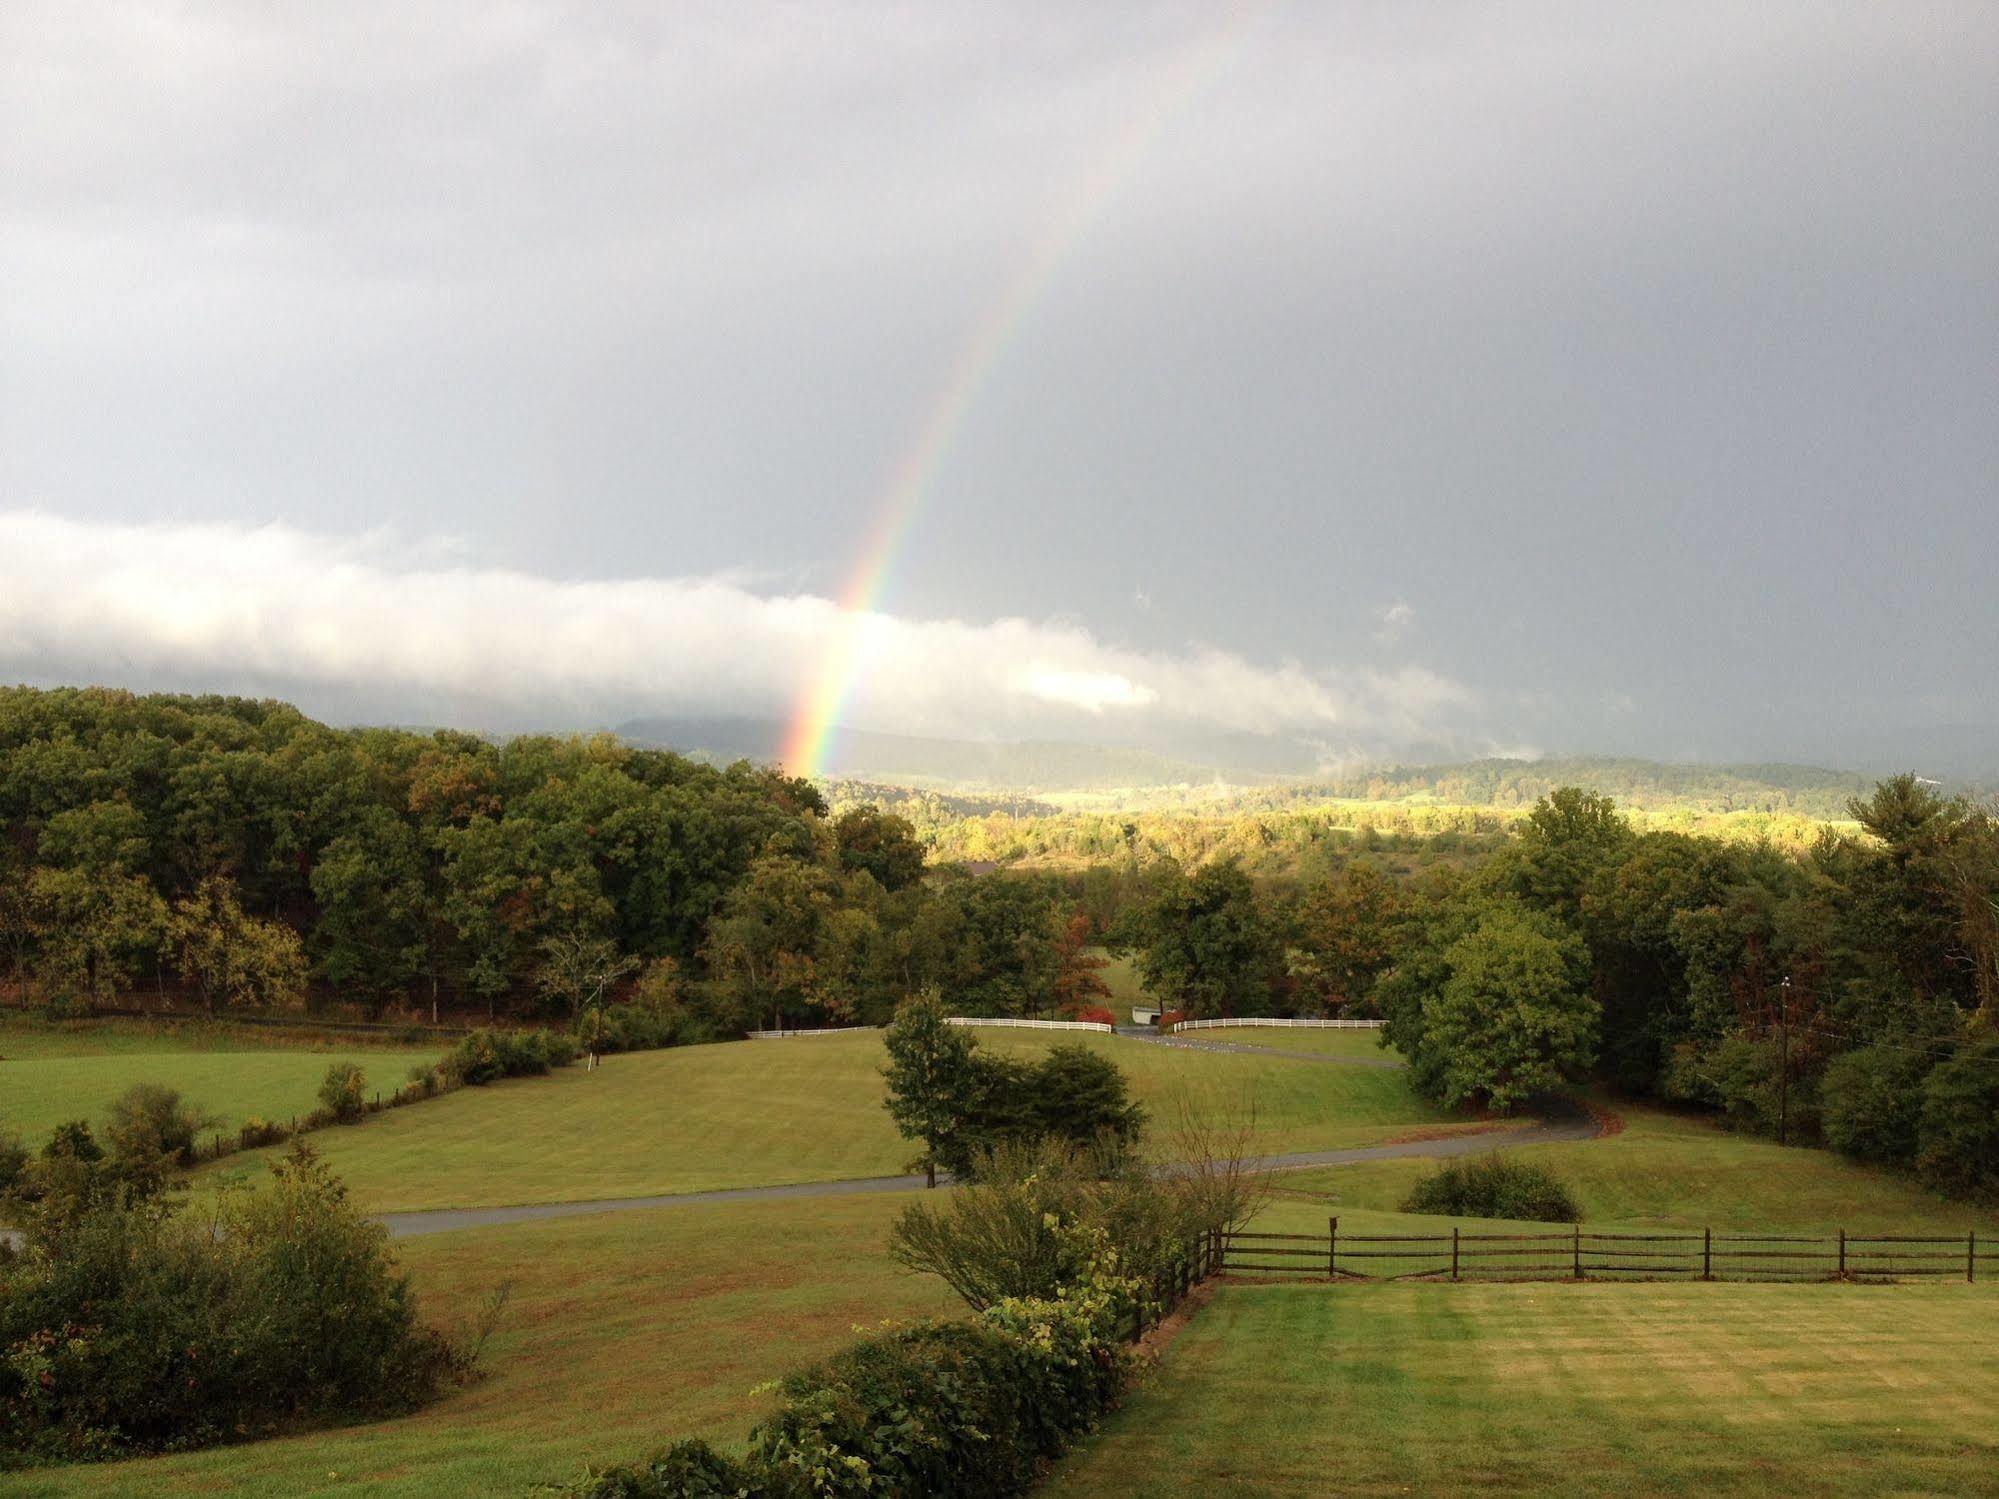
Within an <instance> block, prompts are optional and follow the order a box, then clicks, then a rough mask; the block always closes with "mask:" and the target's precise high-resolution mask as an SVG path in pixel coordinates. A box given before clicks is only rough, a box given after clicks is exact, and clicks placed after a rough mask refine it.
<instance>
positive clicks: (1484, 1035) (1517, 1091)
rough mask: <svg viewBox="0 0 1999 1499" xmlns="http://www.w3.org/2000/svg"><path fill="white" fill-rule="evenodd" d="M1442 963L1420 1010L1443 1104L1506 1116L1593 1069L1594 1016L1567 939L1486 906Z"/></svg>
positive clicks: (1578, 957)
mask: <svg viewBox="0 0 1999 1499" xmlns="http://www.w3.org/2000/svg"><path fill="white" fill-rule="evenodd" d="M1443 962H1444V966H1445V968H1446V969H1447V970H1448V977H1446V978H1445V979H1444V981H1443V984H1442V986H1441V987H1440V988H1439V989H1438V990H1437V992H1436V993H1435V994H1434V995H1433V996H1432V997H1430V998H1428V999H1426V1000H1425V1001H1424V1004H1423V1040H1422V1045H1423V1047H1424V1049H1425V1050H1426V1051H1427V1052H1429V1053H1430V1054H1431V1056H1432V1057H1433V1058H1434V1060H1435V1063H1436V1076H1437V1079H1438V1085H1439V1092H1440V1094H1441V1096H1442V1098H1443V1100H1444V1101H1445V1102H1446V1103H1449V1104H1466V1103H1474V1104H1483V1105H1486V1106H1489V1107H1491V1108H1494V1109H1498V1110H1500V1111H1501V1112H1507V1111H1510V1110H1512V1109H1513V1108H1515V1107H1517V1106H1518V1105H1519V1104H1521V1103H1523V1102H1525V1101H1526V1100H1527V1099H1528V1098H1530V1097H1532V1096H1533V1095H1534V1094H1536V1093H1540V1092H1545V1091H1547V1090H1548V1089H1551V1088H1554V1087H1557V1086H1559V1085H1560V1084H1562V1083H1563V1082H1565V1081H1568V1080H1570V1079H1572V1078H1574V1077H1577V1076H1578V1075H1580V1074H1581V1073H1582V1071H1583V1070H1584V1069H1586V1068H1587V1067H1588V1066H1589V1065H1590V1064H1591V1063H1592V1062H1593V1061H1595V1059H1596V1041H1597V1013H1598V1012H1597V1007H1596V1002H1595V1001H1594V1000H1593V999H1591V998H1590V995H1589V991H1588V989H1587V988H1586V987H1585V976H1586V973H1587V954H1586V953H1585V951H1584V948H1583V945H1582V942H1581V940H1580V939H1579V938H1577V937H1576V936H1575V935H1574V934H1573V933H1569V932H1565V931H1563V930H1562V929H1561V928H1560V927H1558V926H1556V925H1554V924H1553V923H1552V922H1550V921H1548V920H1546V919H1545V918H1537V917H1536V916H1534V915H1533V914H1532V913H1530V912H1528V911H1525V910H1522V909H1520V908H1518V907H1515V906H1510V905H1504V904H1502V905H1495V906H1492V907H1490V908H1488V909H1487V910H1485V911H1483V912H1481V913H1480V915H1479V917H1478V920H1477V923H1476V925H1474V926H1473V927H1472V928H1471V930H1470V931H1468V932H1467V933H1465V935H1464V936H1462V937H1460V938H1459V939H1458V940H1457V941H1456V942H1454V943H1452V944H1451V946H1450V947H1449V948H1448V949H1447V950H1446V951H1445V952H1444V954H1443Z"/></svg>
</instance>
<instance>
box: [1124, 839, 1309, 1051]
mask: <svg viewBox="0 0 1999 1499" xmlns="http://www.w3.org/2000/svg"><path fill="white" fill-rule="evenodd" d="M1109 945H1110V946H1111V948H1112V949H1113V950H1114V951H1120V952H1130V953H1133V954H1135V955H1136V958H1137V962H1138V970H1139V975H1140V977H1141V978H1142V979H1143V980H1144V982H1145V987H1146V988H1147V989H1148V990H1149V991H1150V992H1151V993H1152V994H1153V995H1154V997H1156V998H1158V999H1160V1000H1161V1001H1162V1002H1164V1003H1166V1004H1169V1005H1170V1006H1171V1007H1173V1008H1175V1009H1180V1010H1185V1011H1186V1012H1187V1014H1188V1015H1189V1016H1193V1017H1207V1016H1219V1015H1238V1014H1255V1013H1258V1012H1260V1011H1264V1010H1267V1009H1268V1008H1269V1007H1270V1006H1271V1004H1272V1003H1273V999H1274V994H1275V991H1276V989H1277V987H1278V986H1279V984H1280V982H1281V980H1282V977H1283V963H1284V943H1283V939H1282V936H1281V934H1280V932H1279V930H1278V928H1277V924H1276V922H1275V921H1274V920H1273V919H1272V918H1271V915H1270V912H1269V911H1268V910H1267V909H1266V908H1265V906H1264V904H1263V902H1262V901H1261V900H1259V899H1258V897H1257V893H1256V889H1255V886H1253V885H1252V884H1251V883H1250V879H1249V876H1248V875H1246V874H1245V873H1243V871H1242V869H1241V867H1240V866H1239V865H1237V864H1236V863H1235V861H1234V860H1230V859H1225V860H1222V861H1220V862H1218V863H1214V864H1209V865H1205V866H1203V867H1202V868H1201V869H1199V870H1197V871H1195V873H1194V874H1193V875H1191V876H1189V875H1187V874H1186V873H1184V872H1183V871H1182V870H1181V869H1180V867H1179V866H1178V865H1177V864H1175V863H1173V862H1172V861H1170V860H1169V861H1166V862H1165V863H1164V864H1163V865H1162V866H1161V867H1160V868H1159V869H1158V870H1157V871H1156V873H1155V878H1154V881H1153V886H1152V889H1151V891H1150V892H1149V893H1148V894H1147V896H1146V897H1145V899H1144V900H1143V901H1142V902H1141V903H1140V904H1138V905H1137V906H1135V907H1134V908H1133V909H1131V910H1130V911H1128V912H1126V913H1125V915H1124V916H1123V917H1122V918H1120V920H1119V922H1118V924H1117V926H1116V927H1115V928H1114V929H1113V931H1112V933H1111V936H1110V943H1109Z"/></svg>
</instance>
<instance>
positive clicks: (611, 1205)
mask: <svg viewBox="0 0 1999 1499" xmlns="http://www.w3.org/2000/svg"><path fill="white" fill-rule="evenodd" d="M1118 1034H1119V1035H1121V1036H1128V1037H1130V1038H1131V1039H1133V1040H1136V1041H1143V1042H1145V1043H1147V1044H1148V1045H1152V1046H1178V1047H1184V1048H1187V1049H1188V1050H1192V1051H1221V1052H1237V1053H1243V1054H1248V1055H1257V1056H1268V1057H1283V1058H1284V1059H1285V1060H1287V1061H1292V1062H1318V1063H1323V1064H1327V1065H1330V1066H1334V1067H1401V1066H1403V1065H1404V1064H1403V1063H1401V1062H1396V1061H1390V1060H1389V1059H1387V1058H1385V1057H1383V1058H1379V1059H1377V1058H1373V1057H1334V1056H1325V1055H1322V1054H1320V1053H1316V1052H1307V1051H1285V1050H1282V1049H1280V1048H1278V1047H1274V1046H1251V1045H1244V1044H1241V1043H1238V1042H1233V1041H1195V1040H1190V1039H1183V1038H1179V1037H1173V1036H1162V1035H1160V1034H1158V1033H1157V1032H1156V1031H1152V1032H1148V1031H1143V1030H1136V1029H1125V1028H1122V1027H1121V1028H1120V1029H1119V1031H1118ZM1542 1112H1543V1114H1544V1117H1543V1118H1542V1119H1540V1120H1538V1121H1537V1122H1535V1123H1533V1124H1529V1125H1525V1126H1522V1127H1518V1128H1511V1129H1507V1130H1505V1131H1504V1132H1503V1133H1499V1134H1497V1135H1495V1132H1493V1131H1490V1130H1485V1131H1478V1132H1474V1133H1469V1134H1460V1135H1444V1136H1440V1137H1438V1138H1436V1139H1430V1140H1403V1141H1399V1142H1397V1143H1394V1144H1389V1145H1363V1146H1357V1147H1353V1148H1350V1149H1346V1150H1301V1151H1293V1152H1291V1153H1289V1154H1286V1155H1274V1156H1265V1157H1263V1158H1262V1160H1260V1161H1259V1162H1258V1169H1259V1170H1263V1171H1295V1170H1298V1169H1300V1168H1302V1167H1306V1166H1351V1165H1355V1164H1358V1163H1359V1162H1361V1161H1391V1160H1399V1159H1404V1158H1408V1157H1415V1158H1418V1159H1442V1158H1444V1157H1448V1156H1457V1155H1470V1154H1473V1153H1474V1152H1476V1151H1481V1150H1491V1149H1497V1148H1501V1147H1504V1148H1507V1149H1512V1148H1515V1147H1518V1146H1522V1145H1555V1144H1563V1143H1568V1142H1572V1141H1576V1140H1593V1139H1595V1138H1596V1136H1597V1135H1598V1134H1599V1133H1600V1132H1601V1126H1600V1125H1599V1124H1598V1122H1597V1120H1596V1119H1595V1118H1594V1117H1593V1116H1592V1115H1591V1114H1590V1113H1589V1112H1588V1111H1587V1110H1585V1109H1583V1108H1582V1107H1581V1106H1579V1105H1577V1104H1575V1103H1572V1102H1570V1101H1569V1100H1567V1099H1554V1100H1549V1101H1548V1102H1547V1103H1546V1104H1545V1105H1544V1107H1543V1111H1542ZM922 1189H923V1178H922V1177H920V1176H863V1177H854V1178H850V1179H848V1180H845V1181H816V1182H796V1183H793V1184H791V1185H789V1186H779V1187H729V1188H725V1189H724V1190H721V1191H716V1192H670V1193H664V1194H661V1195H658V1196H652V1197H605V1198H598V1199H595V1200H593V1201H588V1202H534V1203H523V1204H521V1205H519V1206H516V1207H498V1208H434V1209H431V1210H429V1211H426V1212H418V1213H379V1214H377V1215H375V1221H376V1222H378V1223H383V1224H386V1225H388V1230H389V1236H390V1237H391V1238H395V1239H412V1238H417V1237H419V1236H421V1235H423V1234H442V1233H450V1232H452V1231H454V1230H456V1229H461V1228H487V1227H491V1226H493V1225H496V1224H501V1223H534V1222H539V1221H540V1220H541V1219H544V1218H573V1217H577V1216H579V1215H580V1214H584V1213H628V1212H636V1211H640V1210H643V1209H648V1208H677V1207H698V1206H700V1205H701V1204H702V1203H710V1202H762V1201H769V1200H773V1199H781V1198H788V1197H850V1196H858V1195H861V1194H864V1193H869V1192H917V1191H921V1190H922ZM19 1241H20V1237H19V1235H17V1234H14V1233H13V1232H11V1231H10V1230H7V1229H0V1242H10V1243H19Z"/></svg>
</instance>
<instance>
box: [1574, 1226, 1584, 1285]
mask: <svg viewBox="0 0 1999 1499" xmlns="http://www.w3.org/2000/svg"><path fill="white" fill-rule="evenodd" d="M1575 1246H1576V1257H1575V1272H1576V1279H1577V1280H1581V1279H1582V1278H1583V1226H1582V1225H1581V1224H1580V1223H1578V1224H1577V1225H1576V1237H1575Z"/></svg>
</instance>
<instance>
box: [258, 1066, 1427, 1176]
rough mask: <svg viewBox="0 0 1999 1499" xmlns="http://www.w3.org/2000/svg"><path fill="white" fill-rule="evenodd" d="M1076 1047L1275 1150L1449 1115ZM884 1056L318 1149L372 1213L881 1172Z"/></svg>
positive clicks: (614, 1079) (517, 1105)
mask: <svg viewBox="0 0 1999 1499" xmlns="http://www.w3.org/2000/svg"><path fill="white" fill-rule="evenodd" d="M1052 1034H1059V1033H1049V1032H1033V1031H1015V1032H1007V1031H993V1030H988V1031H982V1032H980V1036H979V1044H980V1045H981V1046H984V1047H989V1048H991V1049H993V1050H995V1051H1010V1052H1031V1051H1036V1050H1040V1049H1043V1048H1045V1047H1047V1046H1049V1045H1051V1044H1053V1042H1052V1041H1051V1040H1050V1039H1049V1038H1050V1036H1051V1035H1052ZM1062 1039H1065V1040H1073V1039H1076V1038H1075V1037H1074V1036H1068V1037H1062ZM1082 1040H1083V1044H1085V1045H1088V1046H1091V1047H1093V1048H1095V1049H1100V1050H1103V1051H1104V1052H1105V1053H1106V1054H1107V1055H1110V1056H1113V1057H1115V1058H1116V1060H1117V1062H1118V1065H1119V1066H1121V1067H1122V1068H1124V1070H1125V1072H1126V1073H1127V1075H1128V1076H1129V1077H1130V1079H1131V1082H1132V1086H1133V1089H1134V1091H1135V1092H1136V1094H1137V1096H1138V1097H1139V1098H1140V1099H1141V1100H1143V1101H1144V1102H1145V1103H1146V1104H1147V1105H1148V1106H1149V1107H1150V1108H1152V1110H1153V1111H1154V1113H1155V1114H1156V1115H1157V1116H1158V1118H1159V1121H1160V1129H1161V1131H1162V1132H1164V1131H1165V1130H1166V1129H1167V1128H1168V1127H1169V1126H1170V1123H1171V1120H1172V1118H1173V1116H1174V1114H1175V1111H1176V1108H1177V1104H1178V1101H1179V1100H1180V1099H1182V1098H1185V1099H1186V1100H1187V1101H1188V1102H1189V1103H1190V1104H1191V1105H1192V1106H1193V1107H1194V1108H1195V1109H1197V1110H1205V1111H1212V1110H1219V1109H1223V1108H1226V1107H1229V1106H1231V1105H1233V1104H1237V1103H1239V1102H1240V1101H1241V1100H1243V1099H1246V1098H1249V1097H1251V1096H1254V1098H1255V1101H1256V1109H1257V1119H1258V1125H1259V1135H1260V1138H1261V1140H1262V1141H1263V1148H1264V1149H1266V1150H1270V1151H1284V1150H1306V1149H1313V1148H1318V1147H1333V1146H1339V1145H1347V1144H1364V1143H1368V1142H1371V1141H1374V1140H1379V1139H1381V1138H1383V1137H1385V1136H1388V1135H1392V1134H1394V1133H1396V1132H1397V1131H1398V1130H1403V1129H1407V1128H1409V1127H1411V1126H1412V1125H1420V1124H1425V1123H1430V1122H1434V1121H1437V1120H1439V1119H1440V1118H1442V1117H1444V1116H1442V1115H1440V1114H1439V1113H1438V1111H1437V1110H1435V1109H1434V1108H1432V1107H1431V1106H1430V1105H1428V1104H1426V1103H1424V1102H1423V1101H1422V1100H1420V1099H1418V1098H1417V1097H1416V1096H1415V1095H1414V1094H1413V1093H1412V1092H1410V1090H1409V1088H1408V1086H1407V1084H1406V1083H1405V1082H1404V1080H1403V1079H1402V1078H1401V1077H1400V1075H1398V1074H1396V1073H1393V1072H1383V1071H1378V1070H1375V1069H1368V1068H1351V1069H1349V1068H1336V1067H1311V1066H1301V1065H1297V1064H1294V1063H1290V1062H1283V1061H1278V1060H1275V1059H1273V1058H1268V1057H1252V1056H1230V1055H1218V1054H1211V1053H1203V1052H1194V1051H1186V1050H1176V1049H1174V1048H1171V1047H1164V1046H1152V1045H1148V1044H1146V1043H1143V1042H1137V1041H1129V1040H1123V1039H1120V1038H1116V1037H1110V1036H1101V1035H1096V1036H1090V1035H1086V1036H1084V1037H1083V1038H1082ZM882 1062H883V1052H882V1045H881V1037H880V1036H879V1035H877V1034H874V1033H870V1032H859V1033H856V1034H853V1035H843V1036H827V1037H823V1038H813V1039H809V1040H788V1041H742V1042H725V1043H721V1044H718V1045H714V1046H694V1047H682V1048H677V1049H674V1050H671V1051H655V1052H636V1053H632V1054H630V1055H626V1056H616V1057H610V1058H608V1059H607V1060H606V1061H605V1063H604V1065H603V1066H602V1067H601V1068H599V1069H598V1070H597V1071H596V1072H585V1071H583V1070H582V1069H581V1068H574V1067H572V1068H568V1069H566V1070H564V1071H561V1072H557V1073H555V1074H553V1075H552V1076H550V1077H545V1078H529V1079H522V1080H518V1081H513V1082H506V1083H498V1084H495V1085H493V1086H491V1087H488V1088H468V1089H465V1090H462V1091H460V1092H457V1093H453V1094H450V1095H448V1096H447V1097H444V1098H440V1099H438V1100H436V1101H435V1102H431V1103H425V1104H420V1105H418V1106H416V1107H415V1108H409V1109H398V1110H394V1111H393V1112H390V1113H385V1114H380V1115H376V1116H375V1117H373V1118H371V1119H369V1120H367V1121H366V1122H365V1123H363V1124H361V1125H358V1126H356V1127H354V1128H352V1129H344V1130H331V1131H326V1132H323V1133H322V1134H320V1135H319V1136H318V1137H317V1138H316V1143H317V1144H318V1145H319V1146H320V1148H321V1149H322V1150H323V1152H324V1153H325V1155H326V1156H327V1158H328V1160H329V1161H330V1162H331V1163H332V1165H333V1168H334V1169H335V1170H336V1171H338V1172H339V1173H340V1174H341V1175H342V1176H343V1177H345V1178H346V1180H347V1182H348V1184H349V1185H350V1186H351V1187H352V1188H353V1190H354V1192H355V1195H356V1196H357V1198H358V1199H359V1200H360V1201H361V1202H363V1203H364V1204H366V1205H367V1206H368V1207H369V1208H370V1209H373V1210H378V1211H390V1210H401V1209H414V1208H435V1207H491V1206H499V1205H504V1204H510V1203H523V1202H560V1201H569V1200H589V1199H596V1198H608V1197H627V1196H643V1195H649V1194H652V1193H661V1192H696V1191H706V1190H710V1189H714V1188H719V1187H745V1186H775V1185H781V1184H786V1183H791V1182H806V1181H830V1180H836V1179H842V1178H854V1177H864V1176H880V1175H889V1174H894V1173H898V1172H900V1171H902V1170H903V1169H904V1168H905V1167H906V1166H907V1165H908V1164H909V1163H910V1161H911V1160H912V1158H913V1157H914V1156H915V1153H916V1152H915V1148H914V1147H913V1146H912V1145H911V1144H910V1142H908V1141H907V1140H904V1139H903V1138H902V1137H901V1136H899V1135H898V1134H897V1133H896V1132H895V1129H894V1127H893V1125H892V1124H891V1123H890V1122H889V1119H888V1116H887V1114H886V1113H885V1112H884V1111H883V1109H882V1107H881V1102H882V1092H883V1082H882V1078H881V1073H880V1068H881V1066H882ZM254 1160H255V1158H254V1157H251V1156H243V1157H237V1158H235V1159H233V1160H231V1161H226V1162H224V1163H223V1165H222V1167H221V1168H219V1169H222V1170H229V1169H241V1167H242V1166H244V1165H251V1164H254Z"/></svg>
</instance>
